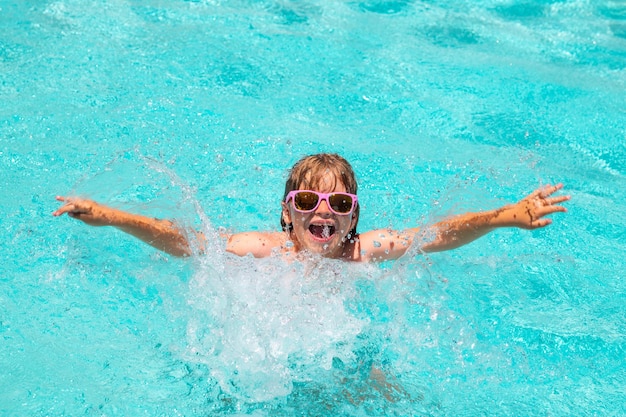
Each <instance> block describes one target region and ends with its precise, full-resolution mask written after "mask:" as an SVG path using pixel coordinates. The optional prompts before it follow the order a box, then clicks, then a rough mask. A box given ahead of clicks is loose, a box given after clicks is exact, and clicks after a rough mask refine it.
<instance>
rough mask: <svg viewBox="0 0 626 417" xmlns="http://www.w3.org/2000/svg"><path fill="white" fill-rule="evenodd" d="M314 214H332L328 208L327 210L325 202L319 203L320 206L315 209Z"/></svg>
mask: <svg viewBox="0 0 626 417" xmlns="http://www.w3.org/2000/svg"><path fill="white" fill-rule="evenodd" d="M315 214H319V215H324V216H329V215H331V214H332V212H331V211H330V208H328V203H327V202H326V200H322V201H320V205H319V206H317V208H316V209H315Z"/></svg>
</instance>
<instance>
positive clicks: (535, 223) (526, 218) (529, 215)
mask: <svg viewBox="0 0 626 417" xmlns="http://www.w3.org/2000/svg"><path fill="white" fill-rule="evenodd" d="M561 188H563V184H557V185H546V186H544V187H541V188H539V189H537V190H535V191H533V192H532V193H531V194H529V195H528V196H527V197H525V198H523V199H522V200H520V201H519V202H517V203H515V204H513V205H511V206H509V209H510V210H512V213H511V214H512V217H513V224H514V225H515V226H517V227H520V228H522V229H537V228H540V227H546V226H547V225H549V224H550V223H552V220H550V219H546V218H544V217H545V216H547V215H549V214H552V213H556V212H559V211H560V212H566V211H567V209H566V208H565V207H563V206H561V205H559V204H560V203H562V202H564V201H567V200H569V199H570V196H568V195H562V196H556V197H550V196H551V195H552V194H554V193H555V192H556V191H558V190H560V189H561Z"/></svg>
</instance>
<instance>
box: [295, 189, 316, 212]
mask: <svg viewBox="0 0 626 417" xmlns="http://www.w3.org/2000/svg"><path fill="white" fill-rule="evenodd" d="M318 201H319V197H318V196H317V194H314V193H308V192H302V193H297V194H296V195H295V196H294V198H293V204H294V206H295V208H296V209H298V210H302V211H311V210H314V209H315V207H317V202H318Z"/></svg>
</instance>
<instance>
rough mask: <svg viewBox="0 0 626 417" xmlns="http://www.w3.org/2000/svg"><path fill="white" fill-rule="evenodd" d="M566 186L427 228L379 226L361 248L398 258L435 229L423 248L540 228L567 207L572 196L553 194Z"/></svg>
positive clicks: (371, 255) (371, 254)
mask: <svg viewBox="0 0 626 417" xmlns="http://www.w3.org/2000/svg"><path fill="white" fill-rule="evenodd" d="M561 188H563V185H562V184H558V185H546V186H545V187H541V188H539V189H537V190H535V191H534V192H532V193H531V194H529V195H528V196H526V197H525V198H523V199H522V200H520V201H518V202H517V203H514V204H509V205H506V206H504V207H501V208H499V209H495V210H490V211H483V212H478V213H466V214H461V215H458V216H453V217H450V218H448V219H445V220H443V221H441V222H438V223H436V224H434V225H432V226H429V227H428V228H427V230H425V231H424V230H420V229H419V228H413V229H408V230H405V231H402V232H396V231H386V230H376V231H371V232H367V233H364V234H362V235H361V236H360V251H361V252H362V253H364V254H365V257H366V258H367V259H371V260H385V259H396V258H399V257H400V256H402V255H404V253H405V252H406V251H407V250H408V248H409V247H410V246H411V244H412V243H413V241H414V240H415V238H416V236H419V235H427V234H428V233H429V232H431V233H432V234H433V235H434V238H433V239H432V240H430V241H429V242H428V243H425V244H424V245H423V246H422V247H421V249H422V250H423V251H425V252H439V251H444V250H449V249H455V248H458V247H460V246H463V245H466V244H468V243H470V242H472V241H474V240H476V239H478V238H479V237H481V236H483V235H485V234H487V233H489V232H490V231H492V230H494V229H497V228H500V227H519V228H521V229H538V228H541V227H545V226H547V225H549V224H550V223H552V220H550V219H548V218H546V217H545V216H547V215H549V214H552V213H556V212H565V211H567V210H566V209H565V207H563V206H561V205H560V203H563V202H565V201H567V200H569V199H570V197H569V196H566V195H565V196H555V197H552V194H554V193H555V192H556V191H558V190H560V189H561Z"/></svg>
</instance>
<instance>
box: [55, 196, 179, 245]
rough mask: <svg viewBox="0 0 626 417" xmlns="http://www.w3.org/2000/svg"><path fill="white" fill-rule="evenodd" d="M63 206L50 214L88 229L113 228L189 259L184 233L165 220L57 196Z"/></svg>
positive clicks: (83, 200)
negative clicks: (62, 216) (71, 219)
mask: <svg viewBox="0 0 626 417" xmlns="http://www.w3.org/2000/svg"><path fill="white" fill-rule="evenodd" d="M57 200H58V201H62V202H63V203H64V204H63V205H62V206H61V207H60V208H59V209H58V210H56V211H55V212H54V213H52V214H53V215H54V216H61V215H63V214H67V215H68V216H69V217H72V218H74V219H78V220H81V221H83V222H85V223H86V224H88V225H91V226H114V227H116V228H118V229H120V230H122V231H124V232H126V233H128V234H130V235H132V236H135V237H136V238H138V239H141V240H142V241H144V242H146V243H148V244H149V245H151V246H154V247H155V248H157V249H159V250H162V251H164V252H167V253H169V254H170V255H174V256H189V255H191V248H190V246H189V241H188V240H187V237H186V236H185V234H184V233H182V232H181V230H180V229H179V228H177V227H176V225H175V224H174V223H173V222H171V221H169V220H160V219H155V218H151V217H147V216H142V215H138V214H132V213H128V212H125V211H122V210H117V209H114V208H111V207H107V206H104V205H102V204H98V203H96V202H95V201H91V200H85V199H82V198H74V197H57Z"/></svg>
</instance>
